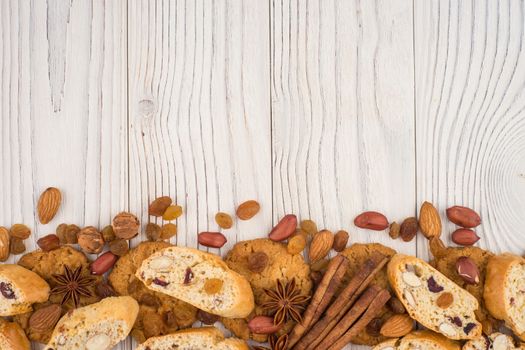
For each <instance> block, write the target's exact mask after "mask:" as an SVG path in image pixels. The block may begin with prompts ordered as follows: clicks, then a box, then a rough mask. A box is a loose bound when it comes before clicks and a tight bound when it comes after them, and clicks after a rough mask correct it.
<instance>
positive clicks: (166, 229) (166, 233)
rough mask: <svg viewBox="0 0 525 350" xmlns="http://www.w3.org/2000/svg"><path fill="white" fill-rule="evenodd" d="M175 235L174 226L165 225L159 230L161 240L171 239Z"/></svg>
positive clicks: (175, 229)
mask: <svg viewBox="0 0 525 350" xmlns="http://www.w3.org/2000/svg"><path fill="white" fill-rule="evenodd" d="M176 234H177V225H175V224H171V223H168V224H165V225H163V226H162V228H161V229H160V238H161V239H170V238H171V237H173V236H175V235H176Z"/></svg>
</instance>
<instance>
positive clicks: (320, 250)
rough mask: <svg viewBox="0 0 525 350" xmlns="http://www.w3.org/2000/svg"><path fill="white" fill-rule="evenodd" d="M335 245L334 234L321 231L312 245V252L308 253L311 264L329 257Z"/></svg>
mask: <svg viewBox="0 0 525 350" xmlns="http://www.w3.org/2000/svg"><path fill="white" fill-rule="evenodd" d="M333 244H334V234H333V233H332V232H330V231H328V230H322V231H319V232H318V233H317V234H316V235H315V236H314V239H313V240H312V243H311V244H310V250H309V251H308V257H309V258H310V262H311V263H314V262H316V261H318V260H321V259H322V258H324V257H325V256H326V255H328V252H330V249H331V248H332V245H333Z"/></svg>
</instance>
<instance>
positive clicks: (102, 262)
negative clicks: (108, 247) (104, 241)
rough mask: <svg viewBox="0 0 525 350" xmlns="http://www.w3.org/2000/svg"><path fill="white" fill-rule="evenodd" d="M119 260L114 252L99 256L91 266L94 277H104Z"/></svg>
mask: <svg viewBox="0 0 525 350" xmlns="http://www.w3.org/2000/svg"><path fill="white" fill-rule="evenodd" d="M117 260H118V256H117V255H115V254H113V253H112V252H105V253H104V254H102V255H101V256H99V257H98V258H97V259H96V260H95V261H93V263H92V264H91V266H90V270H91V273H92V274H93V275H103V274H105V273H106V272H108V271H109V269H111V268H112V267H113V265H115V263H116V262H117Z"/></svg>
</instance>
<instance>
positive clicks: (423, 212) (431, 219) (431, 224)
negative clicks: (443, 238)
mask: <svg viewBox="0 0 525 350" xmlns="http://www.w3.org/2000/svg"><path fill="white" fill-rule="evenodd" d="M419 228H420V229H421V232H423V234H424V235H425V237H426V238H428V239H430V238H432V237H438V236H440V235H441V218H440V217H439V213H438V211H437V209H436V208H435V207H434V206H433V205H432V203H429V202H424V203H423V204H422V205H421V209H420V211H419Z"/></svg>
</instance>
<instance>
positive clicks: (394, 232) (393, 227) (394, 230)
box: [388, 221, 401, 239]
mask: <svg viewBox="0 0 525 350" xmlns="http://www.w3.org/2000/svg"><path fill="white" fill-rule="evenodd" d="M399 231H401V225H399V224H398V223H397V222H395V221H394V222H393V223H391V224H390V231H388V235H389V236H390V238H392V239H397V238H398V237H399Z"/></svg>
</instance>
